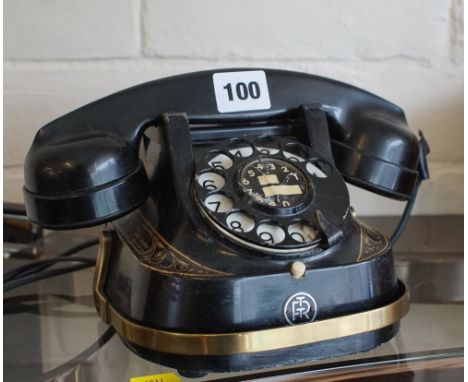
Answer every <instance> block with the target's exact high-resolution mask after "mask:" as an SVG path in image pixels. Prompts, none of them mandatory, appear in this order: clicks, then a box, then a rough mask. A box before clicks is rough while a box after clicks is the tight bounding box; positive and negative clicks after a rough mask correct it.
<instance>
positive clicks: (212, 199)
mask: <svg viewBox="0 0 468 382" xmlns="http://www.w3.org/2000/svg"><path fill="white" fill-rule="evenodd" d="M205 206H206V207H207V208H208V209H209V210H210V211H213V212H220V213H221V212H227V211H229V210H230V209H231V208H232V199H231V198H228V197H227V196H226V195H224V194H221V193H218V194H212V195H210V196H208V197H207V198H206V199H205Z"/></svg>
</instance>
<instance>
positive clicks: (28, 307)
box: [4, 232, 463, 381]
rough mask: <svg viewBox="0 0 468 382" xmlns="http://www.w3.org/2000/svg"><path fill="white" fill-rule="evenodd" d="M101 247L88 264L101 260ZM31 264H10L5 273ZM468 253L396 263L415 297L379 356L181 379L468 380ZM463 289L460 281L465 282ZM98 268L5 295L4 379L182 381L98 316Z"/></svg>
mask: <svg viewBox="0 0 468 382" xmlns="http://www.w3.org/2000/svg"><path fill="white" fill-rule="evenodd" d="M92 234H94V233H89V232H84V233H82V232H73V233H71V232H69V233H52V234H49V235H48V236H46V238H45V240H44V248H45V252H44V253H46V254H45V255H44V256H50V255H54V254H56V253H58V251H60V250H62V249H66V248H68V247H70V246H71V245H73V244H76V243H80V242H82V241H84V240H86V239H89V238H90V237H92V236H90V235H92ZM96 250H97V248H96V247H92V248H89V249H87V250H86V251H83V252H82V254H80V256H90V257H93V256H95V252H96ZM27 261H30V260H24V259H20V258H17V257H15V258H13V257H12V258H8V259H4V268H5V270H8V269H11V268H13V267H15V266H18V265H22V264H23V263H25V262H27ZM462 263H463V255H462V254H456V253H455V254H454V253H452V254H443V256H437V254H429V255H428V254H417V253H411V254H405V253H402V254H398V255H396V270H397V273H398V276H399V278H400V279H402V280H403V281H405V283H406V284H407V285H408V286H409V289H410V293H411V294H412V296H413V298H412V303H411V307H410V311H409V313H408V315H407V316H406V317H404V318H403V319H402V321H401V328H400V331H399V333H398V334H397V335H396V337H394V338H393V339H392V340H391V341H390V342H388V343H386V344H383V345H381V346H379V347H377V348H375V349H373V350H371V351H368V352H364V353H358V354H353V355H349V356H345V357H340V358H333V359H326V360H321V361H313V362H309V363H305V364H300V365H295V366H289V367H283V368H277V369H265V370H256V371H249V372H241V373H225V374H223V373H211V374H207V375H205V376H203V377H201V378H196V379H190V378H184V377H180V378H181V379H182V380H184V379H187V380H192V381H193V380H196V381H208V380H226V381H235V380H262V381H263V380H265V381H266V380H274V381H282V380H286V379H287V380H298V381H299V380H301V381H304V380H308V381H309V380H310V381H314V380H321V381H322V380H327V381H339V380H345V379H346V380H360V381H361V380H366V381H367V380H368V381H374V380H376V381H377V380H379V381H380V380H389V381H419V380H421V381H423V380H443V381H450V380H460V379H461V378H462V376H463V295H462V292H460V288H459V285H458V284H457V285H455V286H454V285H453V284H454V283H459V282H461V284H463V267H462V266H461V265H462ZM460 280H461V281H460ZM92 282H93V268H89V269H85V270H81V271H77V272H74V273H69V274H65V275H62V276H59V277H54V278H50V279H46V280H42V281H39V282H36V283H33V284H30V285H26V286H23V287H21V288H18V289H15V290H13V291H11V292H7V293H5V295H4V378H5V380H10V381H19V380H24V381H49V380H52V381H129V380H130V378H133V377H138V376H145V375H155V374H163V373H175V374H177V371H176V370H173V369H170V368H168V367H165V366H161V365H158V364H155V363H152V362H149V361H146V360H144V359H142V358H140V357H138V356H137V355H135V354H134V353H132V352H131V351H129V350H128V349H127V348H126V347H125V345H124V344H123V342H122V340H121V339H120V338H119V336H118V335H117V334H114V333H113V330H112V329H110V328H109V327H108V326H107V325H106V324H104V323H103V322H102V321H101V320H100V318H99V317H98V316H97V314H96V311H95V307H94V299H93V295H92Z"/></svg>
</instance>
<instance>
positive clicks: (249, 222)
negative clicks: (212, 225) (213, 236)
mask: <svg viewBox="0 0 468 382" xmlns="http://www.w3.org/2000/svg"><path fill="white" fill-rule="evenodd" d="M226 223H227V225H228V226H229V228H230V229H231V230H232V231H234V232H237V233H244V232H250V231H252V230H253V229H254V227H255V221H254V220H253V219H252V218H251V217H250V216H249V215H247V214H246V213H244V212H234V213H232V214H229V215H228V217H227V218H226Z"/></svg>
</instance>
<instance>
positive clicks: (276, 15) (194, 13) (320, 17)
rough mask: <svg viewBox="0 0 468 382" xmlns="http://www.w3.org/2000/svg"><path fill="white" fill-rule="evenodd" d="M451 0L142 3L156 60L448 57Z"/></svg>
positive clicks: (147, 39) (151, 53)
mask: <svg viewBox="0 0 468 382" xmlns="http://www.w3.org/2000/svg"><path fill="white" fill-rule="evenodd" d="M449 1H450V0H440V1H437V2H434V1H431V0H413V1H407V0H395V1H391V2H388V1H372V0H350V1H339V0H315V1H313V2H311V1H307V0H299V1H286V0H282V1H275V2H272V1H268V0H260V1H255V2H252V1H248V0H241V1H228V2H225V1H216V0H200V1H196V2H186V1H183V0H174V1H164V0H145V2H144V8H143V9H144V12H143V15H144V23H143V26H144V37H145V39H144V40H145V41H144V52H145V54H146V55H148V56H158V57H204V58H209V59H215V58H216V59H217V58H249V59H280V60H292V59H343V58H364V59H378V60H380V59H385V58H389V57H408V58H413V59H417V60H424V61H431V60H432V59H435V58H437V57H439V56H441V55H447V54H448V51H449V49H450V47H449V41H448V37H447V35H448V30H449V19H450V15H449V8H450V3H449Z"/></svg>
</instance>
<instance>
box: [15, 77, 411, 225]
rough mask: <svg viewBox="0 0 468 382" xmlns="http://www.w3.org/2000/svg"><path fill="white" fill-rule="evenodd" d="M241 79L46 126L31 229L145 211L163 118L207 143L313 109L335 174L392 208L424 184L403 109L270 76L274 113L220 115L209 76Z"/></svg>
mask: <svg viewBox="0 0 468 382" xmlns="http://www.w3.org/2000/svg"><path fill="white" fill-rule="evenodd" d="M245 70H253V69H235V70H233V69H226V70H217V71H205V72H198V73H191V74H185V75H181V76H176V77H170V78H166V79H161V80H157V81H153V82H149V83H146V84H143V85H139V86H136V87H134V88H130V89H127V90H124V91H121V92H119V93H116V94H113V95H111V96H108V97H105V98H103V99H101V100H98V101H96V102H93V103H91V104H89V105H86V106H84V107H82V108H80V109H78V110H76V111H74V112H71V113H69V114H67V115H65V116H63V117H61V118H59V119H57V120H55V121H53V122H51V123H49V124H48V125H46V126H44V127H43V128H42V129H40V131H39V132H38V133H37V135H36V137H35V140H34V142H33V145H32V147H31V150H30V151H29V153H28V156H27V158H26V163H25V188H24V198H25V203H26V208H27V211H28V215H29V217H30V218H31V220H32V221H34V222H35V223H37V224H40V225H42V226H45V227H49V228H56V229H69V228H77V227H82V226H90V225H96V224H99V223H102V222H104V221H109V220H113V219H115V218H117V217H118V216H122V215H124V214H126V213H128V212H130V211H131V210H133V209H135V208H136V207H137V206H138V205H140V204H141V203H143V202H144V200H145V199H146V198H147V196H148V195H149V188H148V177H147V176H146V174H145V171H144V169H143V165H142V163H141V161H140V159H139V147H140V141H141V138H142V135H143V133H144V131H145V129H146V128H147V127H148V126H150V125H152V124H159V123H160V122H161V119H162V114H163V113H164V112H182V113H186V115H187V117H188V119H189V121H190V123H191V124H193V126H194V129H198V130H201V131H197V134H201V135H203V130H207V129H208V130H209V129H210V127H213V126H214V125H216V124H219V125H224V128H226V124H231V123H232V124H244V125H250V126H251V127H252V128H256V127H257V126H259V123H260V122H261V121H263V122H264V123H267V124H268V123H270V124H271V125H275V124H276V123H277V122H278V121H279V122H280V123H285V122H287V121H292V120H295V119H298V118H299V119H304V110H307V107H306V108H305V109H304V108H301V107H302V106H304V105H309V107H310V105H313V107H315V108H319V109H321V110H323V111H324V112H325V114H326V120H327V122H328V126H329V137H330V140H331V151H332V152H333V157H334V161H335V165H336V166H337V168H338V169H339V170H340V172H341V173H342V175H343V176H344V178H345V179H346V180H347V181H349V182H350V183H353V184H356V185H358V186H359V187H364V188H366V189H369V190H371V191H373V192H377V193H380V194H382V195H385V196H389V197H393V198H396V199H401V200H405V199H407V198H408V197H409V196H410V195H411V191H412V189H413V187H414V185H415V183H416V181H417V179H418V141H417V138H416V137H415V136H414V134H413V133H412V132H411V131H410V130H409V129H408V128H407V125H406V120H405V116H404V113H403V111H402V110H401V109H400V108H399V107H397V106H396V105H394V104H392V103H390V102H388V101H385V100H384V99H382V98H380V97H377V96H375V95H373V94H370V93H368V92H366V91H364V90H361V89H358V88H356V87H353V86H350V85H346V84H343V83H340V82H337V81H334V80H330V79H326V78H321V77H317V76H313V75H308V74H304V73H296V72H287V71H281V70H270V69H265V70H264V72H265V74H266V78H267V82H268V89H269V93H270V99H271V107H270V108H269V109H266V110H257V111H248V112H233V113H219V112H218V110H217V107H216V101H215V94H214V90H213V79H212V77H213V74H214V73H218V72H229V71H245ZM257 70H258V69H257ZM305 120H307V115H306V116H305ZM207 124H208V126H207ZM196 126H198V128H197V127H196ZM211 130H213V129H212V128H211ZM234 134H235V132H234ZM312 135H313V134H312Z"/></svg>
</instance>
